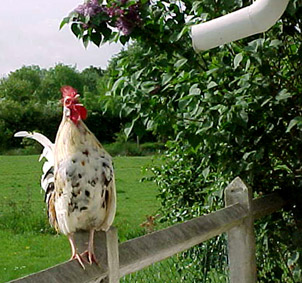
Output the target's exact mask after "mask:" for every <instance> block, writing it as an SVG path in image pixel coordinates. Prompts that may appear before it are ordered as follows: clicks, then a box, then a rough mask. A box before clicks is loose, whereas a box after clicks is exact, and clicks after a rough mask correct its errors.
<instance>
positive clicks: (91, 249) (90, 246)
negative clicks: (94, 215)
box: [81, 229, 98, 264]
mask: <svg viewBox="0 0 302 283" xmlns="http://www.w3.org/2000/svg"><path fill="white" fill-rule="evenodd" d="M93 239H94V229H91V230H90V231H89V242H88V249H87V251H85V252H83V253H82V254H81V256H87V258H88V262H89V264H92V263H93V262H95V263H96V264H98V262H97V260H96V257H95V254H94V245H93Z"/></svg>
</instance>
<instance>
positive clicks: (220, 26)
mask: <svg viewBox="0 0 302 283" xmlns="http://www.w3.org/2000/svg"><path fill="white" fill-rule="evenodd" d="M288 2H289V0H257V1H256V2H254V3H253V4H252V5H250V6H248V7H245V8H243V9H240V10H238V11H235V12H233V13H230V14H227V15H225V16H222V17H220V18H217V19H214V20H211V21H209V22H205V23H202V24H198V25H195V26H193V27H192V41H193V47H194V49H195V51H196V52H198V51H203V50H208V49H211V48H214V47H217V46H219V45H222V44H225V43H229V42H231V41H235V40H238V39H241V38H245V37H248V36H250V35H253V34H257V33H261V32H265V31H267V30H268V29H269V28H270V27H272V26H273V25H274V24H275V23H276V22H277V20H278V19H279V18H280V17H281V16H282V14H283V13H284V11H285V9H286V7H287V4H288Z"/></svg>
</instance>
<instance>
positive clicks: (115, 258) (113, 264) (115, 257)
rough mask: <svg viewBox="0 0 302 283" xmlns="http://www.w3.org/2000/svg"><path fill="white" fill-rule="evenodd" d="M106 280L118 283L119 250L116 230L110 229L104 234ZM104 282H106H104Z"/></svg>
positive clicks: (110, 282)
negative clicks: (106, 265)
mask: <svg viewBox="0 0 302 283" xmlns="http://www.w3.org/2000/svg"><path fill="white" fill-rule="evenodd" d="M106 246H107V261H108V280H107V282H109V283H118V282H120V266H119V250H118V235H117V229H116V228H115V227H111V228H110V229H109V230H108V231H107V232H106ZM105 282H106V281H105Z"/></svg>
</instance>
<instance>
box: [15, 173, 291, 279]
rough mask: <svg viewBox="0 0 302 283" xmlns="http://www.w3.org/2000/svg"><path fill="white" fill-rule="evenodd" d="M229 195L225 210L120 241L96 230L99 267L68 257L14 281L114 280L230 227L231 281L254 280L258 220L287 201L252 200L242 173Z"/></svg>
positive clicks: (80, 237)
mask: <svg viewBox="0 0 302 283" xmlns="http://www.w3.org/2000/svg"><path fill="white" fill-rule="evenodd" d="M225 199H226V207H225V208H223V209H221V210H218V211H216V212H214V213H211V214H208V215H204V216H201V217H198V218H195V219H192V220H190V221H187V222H184V223H181V224H176V225H173V226H171V227H169V228H166V229H163V230H159V231H156V232H153V233H150V234H147V235H145V236H142V237H138V238H135V239H132V240H130V241H127V242H124V243H121V244H118V237H117V230H116V228H114V227H111V228H110V230H109V231H107V232H98V233H96V235H95V237H96V238H95V245H96V247H95V249H96V256H97V258H98V260H99V262H100V265H99V266H97V265H92V266H89V265H86V269H85V270H83V269H82V268H80V267H79V264H78V263H77V262H76V261H68V262H65V263H62V264H59V265H56V266H54V267H51V268H48V269H46V270H43V271H40V272H38V273H35V274H31V275H28V276H26V277H23V278H20V279H17V280H14V281H12V282H18V283H21V282H22V283H25V282H30V283H35V282H37V283H38V282H39V283H43V282H45V283H46V282H47V283H48V282H60V283H62V282H73V283H77V282H79V283H83V282H110V283H116V282H119V278H121V277H123V276H125V275H127V274H130V273H133V272H135V271H138V270H141V269H143V268H144V267H147V266H149V265H151V264H153V263H155V262H158V261H161V260H163V259H166V258H168V257H170V256H173V255H175V254H177V253H179V252H182V251H185V250H187V249H189V248H191V247H193V246H195V245H197V244H200V243H202V242H204V241H206V240H209V239H211V238H213V237H215V236H217V235H220V234H222V233H225V232H227V233H228V257H229V267H230V282H232V283H235V282H240V283H252V282H253V283H255V282H256V280H257V279H256V259H255V236H254V229H253V225H254V219H257V218H260V217H262V216H265V215H269V214H271V213H273V212H274V211H277V210H279V209H281V208H282V207H283V206H284V205H285V200H283V199H282V198H281V197H280V196H279V195H278V194H271V195H267V196H264V197H261V198H257V199H252V192H251V190H250V189H249V188H248V187H247V186H246V185H245V184H244V183H243V181H242V180H241V179H240V178H238V177H237V178H236V179H234V180H233V181H232V182H231V184H230V185H229V186H228V187H227V188H226V190H225ZM87 239H88V233H86V232H79V233H77V234H76V241H77V242H78V246H79V250H80V251H81V250H83V249H85V247H86V246H87ZM167 272H168V271H167Z"/></svg>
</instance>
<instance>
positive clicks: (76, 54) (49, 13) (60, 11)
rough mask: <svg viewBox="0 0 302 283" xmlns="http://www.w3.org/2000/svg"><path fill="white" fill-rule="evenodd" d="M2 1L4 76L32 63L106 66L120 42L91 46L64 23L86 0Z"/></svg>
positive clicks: (1, 70) (0, 61) (1, 68)
mask: <svg viewBox="0 0 302 283" xmlns="http://www.w3.org/2000/svg"><path fill="white" fill-rule="evenodd" d="M2 2H3V3H2V5H0V77H3V76H6V75H8V74H9V73H10V72H12V71H14V70H16V69H19V68H21V67H22V66H28V65H39V66H40V67H42V68H49V67H53V66H55V65H56V64H58V63H63V64H66V65H71V66H76V68H77V69H78V70H82V69H84V68H86V67H89V66H91V65H92V66H95V67H101V68H105V67H106V66H107V63H108V60H109V59H110V58H111V57H112V55H114V54H116V53H118V52H119V51H120V50H121V46H120V45H119V44H110V45H109V44H105V45H103V46H101V47H100V48H98V47H96V46H94V45H93V44H90V45H89V46H88V48H87V49H85V47H84V46H83V44H82V42H81V41H80V40H78V39H77V38H76V37H75V36H74V35H73V33H72V32H71V30H70V27H69V26H67V25H65V26H64V27H63V29H62V30H59V26H60V23H61V21H62V19H63V18H64V17H66V16H67V15H68V14H69V12H70V11H72V10H73V9H74V8H76V7H77V6H78V5H79V4H82V3H83V2H84V0H5V1H2Z"/></svg>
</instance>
